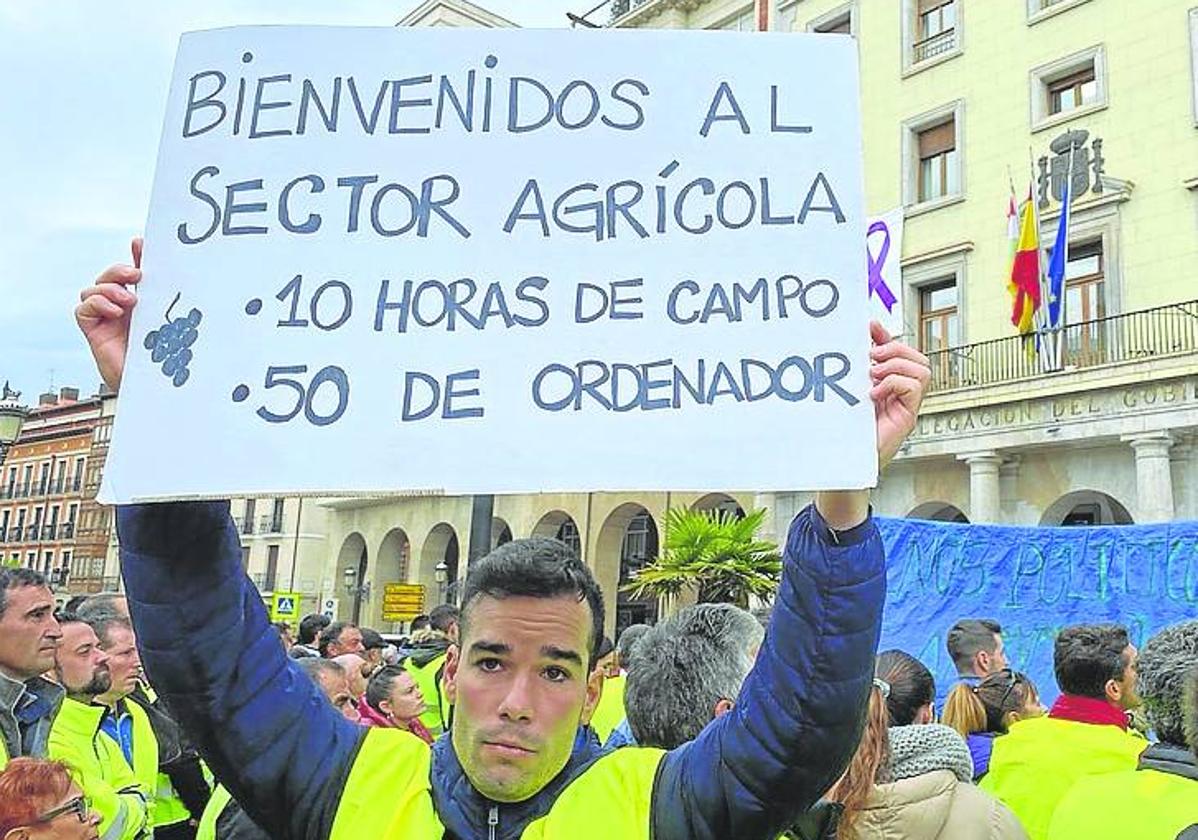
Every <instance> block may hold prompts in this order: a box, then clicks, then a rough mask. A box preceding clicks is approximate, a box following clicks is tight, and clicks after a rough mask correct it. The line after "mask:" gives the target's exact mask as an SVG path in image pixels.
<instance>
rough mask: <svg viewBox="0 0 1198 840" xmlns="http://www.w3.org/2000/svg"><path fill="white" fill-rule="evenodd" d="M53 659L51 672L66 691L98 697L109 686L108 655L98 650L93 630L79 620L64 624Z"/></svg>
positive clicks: (110, 681)
mask: <svg viewBox="0 0 1198 840" xmlns="http://www.w3.org/2000/svg"><path fill="white" fill-rule="evenodd" d="M56 660H57V661H56V663H55V666H54V671H55V673H56V674H57V675H58V681H59V682H60V683H62V687H63V688H65V689H66V690H67V693H68V694H71V695H75V696H80V697H88V698H94V697H99V696H100V695H101V694H103V693H104V692H106V691H108V689H109V687H110V686H111V685H112V675H111V674H110V673H109V672H108V654H107V653H105V652H104V651H102V650H100V640H99V639H97V638H96V632H95V631H94V630H92V629H91V627H89V626H88V625H86V624H84V623H83V622H82V621H71V622H68V623H67V624H64V625H63V627H62V639H61V640H60V641H59V643H58V651H57V657H56Z"/></svg>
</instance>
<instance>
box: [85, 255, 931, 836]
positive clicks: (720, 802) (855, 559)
mask: <svg viewBox="0 0 1198 840" xmlns="http://www.w3.org/2000/svg"><path fill="white" fill-rule="evenodd" d="M133 252H134V265H133V266H120V265H118V266H113V267H111V268H109V269H108V270H106V271H105V272H104V273H103V274H101V276H100V277H99V279H98V280H97V282H96V285H95V286H93V287H90V288H88V289H85V290H84V291H83V292H82V294H81V296H80V298H81V300H82V303H81V304H80V305H79V307H78V309H77V310H76V320H77V321H78V323H79V325H80V328H81V329H82V331H83V333H84V335H85V336H86V338H87V341H88V343H89V345H90V347H91V350H92V354H93V356H94V358H95V359H96V362H97V366H98V368H99V370H100V373H101V376H102V377H103V379H104V381H105V383H106V384H108V386H109V387H111V388H114V389H118V388H119V386H120V380H121V374H122V373H123V367H124V356H125V352H126V350H127V349H128V347H129V322H130V319H129V314H130V313H131V310H132V308H133V307H134V306H135V304H136V298H135V296H134V295H133V294H131V293H130V292H129V291H128V290H127V289H126V288H125V286H126V285H132V284H135V283H137V282H138V281H139V280H140V278H141V274H140V270H139V268H138V263H139V261H140V257H141V242H140V240H135V241H134V246H133ZM871 336H872V339H873V342H874V346H873V348H872V350H871V351H870V358H871V361H872V362H873V363H874V364H873V365H872V367H871V374H872V377H871V378H872V385H873V387H872V389H871V390H870V391H869V392H868V393H869V397H870V398H871V399H872V400H873V401H874V403H875V406H874V408H875V417H876V421H877V430H876V431H877V434H876V441H877V446H878V460H879V462H880V463H881V464H882V465H885V464H886V463H888V462H889V461H890V460H891V459H892V458H893V457H894V455H895V454H896V453H897V451H898V449H899V447H900V446H901V445H902V443H903V441H904V440H905V439H906V437H907V436H908V435H909V434H910V433H911V431H912V430H913V428H914V426H915V420H916V416H917V413H918V409H919V406H920V403H921V402H922V399H923V393H924V391H925V390H926V388H927V383H928V382H929V380H930V377H931V373H930V367H929V364H928V361H927V359H926V358H925V357H924V356H923V355H922V354H919V353H918V352H916V351H914V350H911V349H910V348H908V347H905V346H904V345H902V344H900V343H898V342H894V341H892V340H891V339H890V336H889V334H887V333H886V331H885V330H884V329H883V328H882V327H881V326H880V325H879V324H876V323H875V324H872V325H871ZM864 397H865V394H864V393H862V395H861V398H862V399H864ZM780 445H783V446H784V445H785V442H784V441H782V442H781V443H780ZM117 528H118V533H119V537H120V546H121V570H122V574H123V576H124V581H125V587H126V591H127V592H128V595H129V607H130V612H131V614H132V616H133V620H134V627H135V628H136V630H137V632H138V634H139V638H140V642H141V645H142V651H143V657H144V660H145V664H146V667H147V670H148V671H149V673H150V674H151V675H152V676H153V678H154V681H155V685H156V687H157V688H158V689H159V691H160V692H161V693H162V696H163V698H164V699H165V700H166V702H167V704H168V705H169V706H170V708H171V709H172V710H174V711H175V712H176V713H177V715H178V716H179V719H180V722H181V723H182V724H183V725H184V727H185V728H186V729H187V730H188V732H190V733H192V734H193V736H194V737H195V739H196V741H197V743H198V744H199V745H200V747H201V751H202V752H203V754H204V756H205V759H206V760H207V761H208V762H209V764H210V765H211V766H212V768H213V770H214V772H215V773H216V775H217V776H218V778H220V779H221V780H222V781H223V782H224V783H225V785H226V786H227V787H228V789H229V791H230V793H231V794H232V795H233V797H234V798H235V799H236V800H237V801H238V802H240V803H241V804H242V806H243V807H244V808H245V809H246V811H247V813H249V814H250V816H252V817H253V818H254V820H255V821H256V822H258V823H259V825H261V826H262V827H263V828H264V829H266V830H267V831H268V832H270V834H271V835H272V836H273V837H277V838H305V839H306V838H312V840H323V839H324V838H333V840H350V838H363V837H370V838H383V840H401V838H402V840H419V839H420V838H428V840H433V839H434V838H437V840H439V839H440V838H450V839H451V840H453V838H457V840H467V838H469V840H473V838H480V837H481V838H487V840H515V838H521V840H533V838H535V839H536V840H567V838H568V840H584V839H585V838H587V837H597V836H602V837H604V838H607V837H618V838H620V839H621V840H647V839H648V838H649V837H650V836H651V835H652V836H653V837H654V838H656V840H682V838H688V840H715V838H737V840H757V839H758V838H760V839H761V840H768V838H773V837H776V836H777V835H778V834H779V833H781V831H782V830H783V829H784V828H785V827H786V826H788V825H789V824H791V822H792V821H793V820H794V818H795V817H796V816H797V815H798V814H799V813H801V812H803V811H805V810H806V809H807V808H808V807H809V806H810V805H811V804H812V803H813V802H814V801H815V800H816V799H817V798H818V797H819V796H820V794H822V793H823V792H824V791H825V790H826V789H827V788H828V787H829V786H830V785H831V783H832V782H833V781H834V780H835V779H836V778H837V777H838V776H839V774H840V773H841V772H842V770H843V769H844V767H845V765H846V764H847V762H848V759H849V757H850V756H851V755H852V753H853V752H854V750H855V748H856V745H857V740H858V738H859V736H860V732H861V725H862V717H863V712H864V707H865V703H866V700H867V697H868V693H869V688H870V685H871V684H872V674H871V666H872V661H873V657H874V654H875V652H876V649H877V643H878V638H879V636H880V632H881V618H882V604H883V601H884V597H885V577H886V574H885V560H884V556H883V547H882V541H881V537H880V534H879V532H878V529H877V527H876V525H875V523H874V522H873V521H872V519H871V517H870V514H869V498H868V494H867V493H866V492H863V491H853V490H845V491H825V492H821V493H819V494H818V495H817V497H816V502H815V504H814V505H812V506H809V507H808V508H807V509H805V510H804V511H803V512H801V513H800V514H799V515H798V516H797V517H796V518H795V520H794V522H793V523H792V525H791V527H790V530H789V534H788V537H787V543H786V548H785V551H784V552H783V556H784V560H783V564H782V565H783V568H782V579H781V585H780V588H779V592H778V596H777V602H776V605H775V607H774V610H773V616H772V619H771V624H770V628H769V632H768V634H767V638H766V643H765V645H763V647H762V650H761V654H760V656H759V657H758V659H757V662H756V664H755V665H754V668H753V670H752V671H751V672H750V674H749V676H748V678H747V679H746V681H745V684H744V686H743V688H742V691H741V696H740V698H738V702H737V705H736V708H734V709H733V710H732V711H730V712H729V713H728V714H725V715H723V716H721V717H720V718H719V719H717V720H715V721H713V722H712V723H711V724H710V725H709V726H708V727H707V728H706V729H704V730H703V732H702V733H701V734H700V736H699V737H698V738H696V739H695V740H694V741H691V742H690V743H688V744H685V745H683V746H681V747H679V748H678V749H675V750H671V751H669V752H663V751H660V750H655V749H650V748H625V749H622V750H619V751H617V752H615V753H612V754H610V755H602V754H587V755H579V754H577V751H576V750H575V749H574V745H575V743H576V733H577V732H578V729H579V727H580V726H583V725H586V724H588V723H589V722H590V719H591V716H592V714H593V712H594V708H595V705H596V703H597V702H598V699H599V693H600V689H599V683H598V679H599V677H598V674H596V673H594V672H593V670H592V668H593V665H594V659H595V651H596V649H597V647H598V643H599V639H600V638H601V637H602V633H603V625H604V619H605V611H604V604H603V595H602V591H601V590H600V589H599V586H598V584H597V583H596V582H595V579H594V577H593V575H592V573H591V571H590V569H589V568H588V567H587V566H586V565H585V564H583V563H582V562H581V561H580V560H579V558H578V557H576V556H575V555H574V554H573V552H572V551H571V550H570V549H569V548H568V547H567V546H565V545H564V544H563V543H560V542H558V541H556V540H550V539H546V538H535V537H534V538H529V539H524V540H514V541H512V542H509V543H506V544H504V545H502V546H500V547H499V548H497V549H496V550H494V551H492V552H491V553H490V554H489V555H487V556H486V557H483V558H481V559H479V560H477V561H475V562H473V563H471V568H470V571H469V573H468V575H467V578H466V582H465V586H464V588H463V593H462V601H461V603H462V613H461V617H460V639H459V644H458V645H455V646H453V647H451V648H450V649H449V651H448V653H447V656H446V663H445V672H444V684H445V689H446V692H447V695H448V698H449V700H450V702H452V703H453V704H454V720H453V724H452V727H451V729H450V737H446V738H441V739H439V740H438V741H437V743H436V744H435V745H434V747H433V749H432V750H431V751H430V750H429V749H428V747H427V745H425V744H424V743H423V742H422V741H420V740H419V739H418V738H416V737H415V736H413V735H411V734H410V733H407V732H402V731H399V730H395V729H381V728H374V729H367V730H364V731H363V730H362V729H361V728H360V727H355V726H354V725H352V724H350V723H348V722H347V721H345V720H344V719H342V718H341V716H340V715H338V714H337V713H336V712H335V711H334V710H332V709H330V708H329V707H328V705H327V704H326V703H324V702H323V701H320V700H318V699H317V698H316V695H315V692H316V691H317V689H316V688H315V686H313V685H312V684H311V682H310V681H308V680H307V678H306V677H304V676H303V674H302V673H300V672H299V671H298V668H297V667H296V666H295V665H294V664H292V663H291V662H290V660H288V659H287V657H286V656H285V655H284V654H283V652H282V650H281V648H280V646H279V644H278V642H277V639H276V638H275V635H274V631H273V628H272V627H271V626H270V623H269V621H268V618H267V615H266V611H265V609H264V607H263V605H262V601H261V598H260V597H258V595H257V593H256V592H255V591H254V588H253V585H252V584H251V583H250V582H249V580H248V579H247V578H246V576H245V573H244V571H243V570H242V568H241V549H240V539H239V535H238V533H237V529H236V527H235V524H234V523H233V521H232V518H231V516H230V510H229V504H228V502H183V503H163V504H153V505H124V506H121V507H119V508H118V510H117ZM583 749H584V750H585V749H586V747H584V748H583Z"/></svg>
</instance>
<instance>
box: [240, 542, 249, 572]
mask: <svg viewBox="0 0 1198 840" xmlns="http://www.w3.org/2000/svg"><path fill="white" fill-rule="evenodd" d="M249 567H250V547H249V546H248V545H243V546H242V547H241V570H242V571H246V570H247V569H249Z"/></svg>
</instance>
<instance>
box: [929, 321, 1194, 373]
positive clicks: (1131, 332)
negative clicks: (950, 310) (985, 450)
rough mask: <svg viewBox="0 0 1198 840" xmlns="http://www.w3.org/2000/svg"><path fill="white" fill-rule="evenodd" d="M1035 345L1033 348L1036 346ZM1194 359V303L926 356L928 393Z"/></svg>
mask: <svg viewBox="0 0 1198 840" xmlns="http://www.w3.org/2000/svg"><path fill="white" fill-rule="evenodd" d="M1037 343H1038V345H1039V346H1038V348H1037V346H1036V344H1037ZM1194 353H1198V300H1192V301H1187V302H1185V303H1174V304H1169V305H1167V306H1158V307H1155V308H1153V309H1144V310H1140V311H1138V312H1128V313H1126V314H1123V315H1114V316H1111V317H1109V318H1098V319H1095V320H1092V321H1081V322H1079V323H1076V324H1068V325H1066V326H1064V327H1062V328H1061V329H1060V330H1059V331H1055V332H1048V333H1043V334H1041V335H1040V336H1039V341H1038V342H1035V340H1033V341H1028V340H1025V339H1024V338H1023V337H1022V336H1018V335H1013V336H1009V337H1007V338H999V339H995V340H993V341H982V342H979V343H977V344H965V345H962V346H960V347H949V348H947V349H945V350H938V351H934V352H932V353H929V354H928V358H929V360H930V361H931V363H932V381H931V385H930V387H929V392H930V393H941V392H947V391H954V390H958V389H964V388H980V387H987V386H992V385H1003V384H1007V383H1015V382H1020V381H1024V380H1032V379H1037V378H1039V377H1045V376H1052V375H1056V374H1062V373H1073V372H1077V371H1082V370H1086V369H1090V368H1098V367H1103V366H1107V365H1118V364H1123V363H1133V362H1144V361H1149V360H1155V359H1162V358H1167V357H1170V356H1182V355H1187V354H1194Z"/></svg>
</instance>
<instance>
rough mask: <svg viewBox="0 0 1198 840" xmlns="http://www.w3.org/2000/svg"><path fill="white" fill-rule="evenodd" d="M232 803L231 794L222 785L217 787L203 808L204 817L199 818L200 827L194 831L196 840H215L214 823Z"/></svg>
mask: <svg viewBox="0 0 1198 840" xmlns="http://www.w3.org/2000/svg"><path fill="white" fill-rule="evenodd" d="M232 801H233V794H231V793H229V790H228V788H226V787H225V786H224V785H217V786H216V788H215V789H213V791H212V797H211V798H210V799H209V800H208V804H207V805H206V806H204V815H203V816H202V817H200V827H199V828H197V829H196V840H216V821H217V820H219V819H220V815H221V812H222V811H224V810H225V806H226V805H228V804H229V803H230V802H232Z"/></svg>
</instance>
